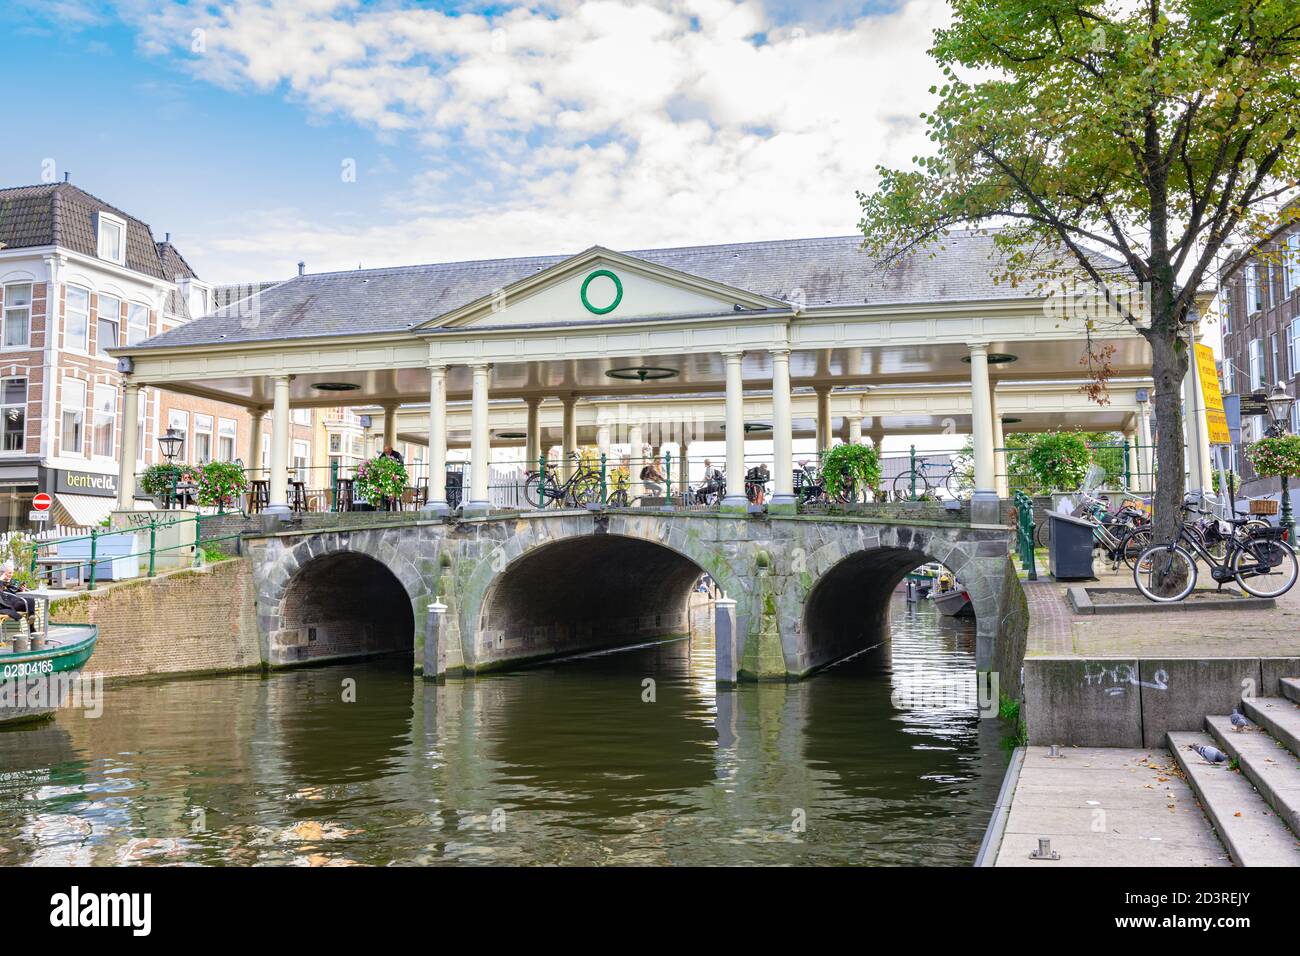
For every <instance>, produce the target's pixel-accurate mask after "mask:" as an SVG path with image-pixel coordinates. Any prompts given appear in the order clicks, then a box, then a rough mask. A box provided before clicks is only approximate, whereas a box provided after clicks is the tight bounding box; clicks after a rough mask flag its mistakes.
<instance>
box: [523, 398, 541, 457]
mask: <svg viewBox="0 0 1300 956" xmlns="http://www.w3.org/2000/svg"><path fill="white" fill-rule="evenodd" d="M527 403H528V428H527V431H526V440H525V442H524V462H525V464H524V470H525V471H532V470H534V469H535V468H536V467H537V460H538V459H539V458H541V457H542V415H541V408H542V400H541V399H540V398H530V399H527Z"/></svg>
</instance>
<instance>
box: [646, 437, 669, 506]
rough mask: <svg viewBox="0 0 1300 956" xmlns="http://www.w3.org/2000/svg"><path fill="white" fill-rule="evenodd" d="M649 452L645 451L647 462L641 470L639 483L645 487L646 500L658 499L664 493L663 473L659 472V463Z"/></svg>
mask: <svg viewBox="0 0 1300 956" xmlns="http://www.w3.org/2000/svg"><path fill="white" fill-rule="evenodd" d="M651 454H652V453H651V450H650V449H649V448H647V449H646V458H647V459H648V461H647V462H646V464H645V466H644V467H642V469H641V483H642V485H643V486H644V487H645V494H646V497H647V498H658V497H660V496H661V495H663V493H664V486H663V483H664V481H665V478H664V473H663V472H662V471H660V470H659V462H657V461H656V460H655V459H654V458H652V457H650V456H651Z"/></svg>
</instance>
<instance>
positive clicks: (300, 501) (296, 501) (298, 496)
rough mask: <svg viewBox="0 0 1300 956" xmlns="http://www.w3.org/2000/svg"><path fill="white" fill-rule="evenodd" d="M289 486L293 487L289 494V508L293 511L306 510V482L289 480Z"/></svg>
mask: <svg viewBox="0 0 1300 956" xmlns="http://www.w3.org/2000/svg"><path fill="white" fill-rule="evenodd" d="M289 487H290V488H292V489H293V492H292V494H290V496H289V497H290V503H289V508H290V510H292V511H294V512H303V511H306V510H307V488H306V483H305V482H301V481H291V482H289Z"/></svg>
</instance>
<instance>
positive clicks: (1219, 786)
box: [1169, 731, 1300, 867]
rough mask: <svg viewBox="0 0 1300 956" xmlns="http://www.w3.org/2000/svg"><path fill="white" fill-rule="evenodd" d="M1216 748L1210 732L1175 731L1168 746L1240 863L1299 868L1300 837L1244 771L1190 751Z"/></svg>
mask: <svg viewBox="0 0 1300 956" xmlns="http://www.w3.org/2000/svg"><path fill="white" fill-rule="evenodd" d="M1193 744H1209V745H1210V746H1216V745H1215V743H1214V740H1213V738H1211V737H1210V735H1209V734H1204V733H1195V732H1191V731H1170V732H1169V750H1170V751H1171V752H1172V753H1173V755H1174V759H1175V760H1177V761H1178V765H1179V767H1181V768H1182V771H1183V773H1184V774H1185V775H1186V777H1187V782H1188V784H1190V785H1191V788H1192V790H1193V791H1194V792H1195V793H1196V797H1197V799H1198V800H1200V802H1201V807H1202V808H1204V810H1205V815H1206V816H1208V817H1209V818H1210V823H1211V824H1213V826H1214V829H1215V832H1216V833H1218V835H1219V839H1220V840H1222V841H1223V845H1224V846H1225V847H1227V848H1228V854H1229V855H1230V856H1231V857H1232V859H1233V862H1235V863H1236V864H1237V865H1238V866H1292V867H1297V866H1300V840H1297V839H1296V836H1295V834H1294V833H1292V832H1291V831H1290V830H1289V829H1288V828H1287V826H1286V824H1285V823H1283V822H1282V820H1281V819H1280V818H1279V817H1278V815H1277V814H1276V813H1274V812H1273V811H1272V809H1270V808H1269V806H1268V804H1266V803H1265V802H1264V798H1263V797H1262V796H1260V794H1259V792H1258V791H1257V790H1256V789H1255V788H1254V787H1253V786H1251V783H1250V781H1249V780H1247V779H1246V778H1245V777H1244V776H1243V775H1242V774H1240V773H1238V772H1237V771H1235V770H1229V769H1228V763H1227V762H1226V761H1225V762H1224V763H1220V764H1209V763H1206V762H1205V760H1204V759H1202V757H1201V755H1200V754H1198V753H1196V751H1194V750H1192V749H1191V746H1192V745H1193Z"/></svg>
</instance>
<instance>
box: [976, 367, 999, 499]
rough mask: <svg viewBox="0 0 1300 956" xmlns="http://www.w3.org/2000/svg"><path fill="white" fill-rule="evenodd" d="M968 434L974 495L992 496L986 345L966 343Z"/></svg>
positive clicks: (991, 407) (991, 417) (990, 402)
mask: <svg viewBox="0 0 1300 956" xmlns="http://www.w3.org/2000/svg"><path fill="white" fill-rule="evenodd" d="M970 388H971V437H972V438H973V439H974V446H975V495H976V496H977V497H983V498H996V497H997V494H998V490H997V484H996V482H995V481H994V478H993V476H994V474H995V471H994V464H993V448H994V444H993V398H992V394H991V390H990V388H989V350H988V346H987V345H972V346H971V347H970Z"/></svg>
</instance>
